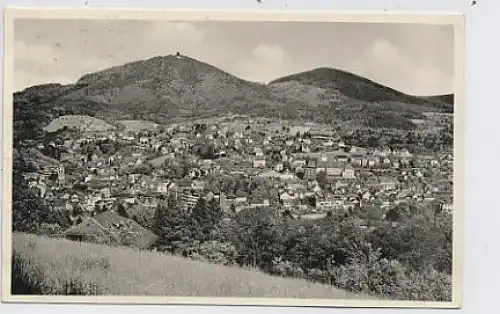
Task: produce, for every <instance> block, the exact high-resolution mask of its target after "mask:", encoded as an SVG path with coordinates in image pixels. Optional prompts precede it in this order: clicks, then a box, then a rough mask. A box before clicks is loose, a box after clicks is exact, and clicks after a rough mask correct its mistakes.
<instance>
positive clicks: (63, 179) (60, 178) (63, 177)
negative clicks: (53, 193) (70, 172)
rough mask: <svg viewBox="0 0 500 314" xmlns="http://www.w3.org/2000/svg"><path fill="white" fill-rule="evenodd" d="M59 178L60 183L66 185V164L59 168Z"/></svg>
mask: <svg viewBox="0 0 500 314" xmlns="http://www.w3.org/2000/svg"><path fill="white" fill-rule="evenodd" d="M57 180H58V182H59V185H64V182H65V174H64V166H59V167H58V168H57Z"/></svg>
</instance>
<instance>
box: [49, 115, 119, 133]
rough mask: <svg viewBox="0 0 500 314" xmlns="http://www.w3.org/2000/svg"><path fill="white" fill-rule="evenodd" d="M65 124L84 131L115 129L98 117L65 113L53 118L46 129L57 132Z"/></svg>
mask: <svg viewBox="0 0 500 314" xmlns="http://www.w3.org/2000/svg"><path fill="white" fill-rule="evenodd" d="M65 126H66V127H68V128H69V129H78V130H80V131H82V132H105V131H111V130H114V129H115V127H113V126H112V125H110V124H108V123H106V122H105V121H102V120H100V119H97V118H93V117H88V116H80V115H65V116H60V117H58V118H56V119H54V120H52V122H50V123H49V124H48V125H47V126H45V127H44V131H46V132H55V131H58V130H61V129H62V128H63V127H65Z"/></svg>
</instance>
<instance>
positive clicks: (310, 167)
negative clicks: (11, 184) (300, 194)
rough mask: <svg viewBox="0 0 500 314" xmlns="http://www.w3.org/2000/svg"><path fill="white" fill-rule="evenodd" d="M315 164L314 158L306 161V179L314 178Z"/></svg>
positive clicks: (315, 172)
mask: <svg viewBox="0 0 500 314" xmlns="http://www.w3.org/2000/svg"><path fill="white" fill-rule="evenodd" d="M316 165H317V161H316V160H315V159H310V160H308V161H307V164H306V167H305V169H304V177H305V178H306V179H307V180H314V179H316V174H317V170H316Z"/></svg>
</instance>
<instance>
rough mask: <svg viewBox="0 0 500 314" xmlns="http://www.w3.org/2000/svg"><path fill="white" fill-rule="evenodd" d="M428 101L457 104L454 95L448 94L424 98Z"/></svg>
mask: <svg viewBox="0 0 500 314" xmlns="http://www.w3.org/2000/svg"><path fill="white" fill-rule="evenodd" d="M422 98H424V99H427V100H431V101H438V102H444V103H447V104H450V105H453V104H454V103H455V95H453V94H447V95H437V96H427V97H422Z"/></svg>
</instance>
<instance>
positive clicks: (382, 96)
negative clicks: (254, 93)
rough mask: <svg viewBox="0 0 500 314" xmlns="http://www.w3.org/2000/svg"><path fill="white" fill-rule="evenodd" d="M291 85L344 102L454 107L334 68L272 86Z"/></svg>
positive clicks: (312, 71)
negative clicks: (297, 85) (316, 91)
mask: <svg viewBox="0 0 500 314" xmlns="http://www.w3.org/2000/svg"><path fill="white" fill-rule="evenodd" d="M290 82H295V84H299V86H309V87H310V88H311V89H315V90H318V89H321V93H320V94H322V95H323V97H322V98H327V97H328V96H330V97H334V96H337V95H339V96H340V99H341V100H342V99H343V98H344V99H345V98H348V99H354V100H358V101H361V102H365V103H400V104H407V105H408V106H409V107H415V106H422V107H430V108H440V109H447V110H450V109H452V108H453V107H452V106H451V107H450V106H449V103H447V102H444V101H443V100H442V99H440V98H429V99H424V98H421V97H416V96H411V95H407V94H404V93H401V92H399V91H396V90H394V89H392V88H389V87H386V86H383V85H381V84H379V83H376V82H374V81H371V80H369V79H367V78H364V77H361V76H359V75H356V74H352V73H349V72H346V71H342V70H338V69H332V68H316V69H313V70H311V71H306V72H301V73H297V74H292V75H289V76H285V77H282V78H279V79H276V80H274V81H272V82H271V83H270V84H271V86H273V85H274V86H275V90H280V87H281V88H283V87H284V85H283V83H290ZM405 109H406V108H405ZM413 109H415V108H413Z"/></svg>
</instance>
